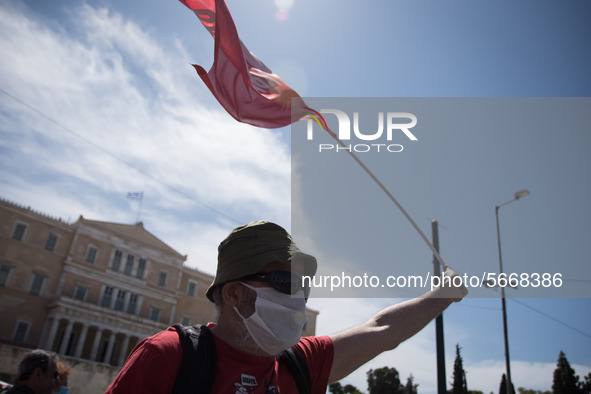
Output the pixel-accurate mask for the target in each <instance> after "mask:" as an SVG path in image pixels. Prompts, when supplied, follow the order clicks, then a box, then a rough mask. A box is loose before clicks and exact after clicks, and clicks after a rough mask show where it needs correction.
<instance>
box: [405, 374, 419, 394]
mask: <svg viewBox="0 0 591 394" xmlns="http://www.w3.org/2000/svg"><path fill="white" fill-rule="evenodd" d="M414 379H415V378H414V376H412V374H410V375H409V376H408V378H407V379H406V385H405V386H404V394H418V393H419V392H418V391H417V387H419V385H418V384H414Z"/></svg>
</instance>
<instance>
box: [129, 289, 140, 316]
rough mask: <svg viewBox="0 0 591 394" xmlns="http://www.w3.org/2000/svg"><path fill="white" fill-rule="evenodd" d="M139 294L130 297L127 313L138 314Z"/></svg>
mask: <svg viewBox="0 0 591 394" xmlns="http://www.w3.org/2000/svg"><path fill="white" fill-rule="evenodd" d="M137 299H138V296H137V294H130V295H129V304H127V313H129V314H131V315H135V314H136V313H137Z"/></svg>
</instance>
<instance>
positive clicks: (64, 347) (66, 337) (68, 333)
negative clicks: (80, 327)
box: [57, 320, 74, 354]
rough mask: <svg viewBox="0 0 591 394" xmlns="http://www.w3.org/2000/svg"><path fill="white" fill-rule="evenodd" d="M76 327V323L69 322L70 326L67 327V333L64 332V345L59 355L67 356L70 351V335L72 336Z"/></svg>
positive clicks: (59, 350)
mask: <svg viewBox="0 0 591 394" xmlns="http://www.w3.org/2000/svg"><path fill="white" fill-rule="evenodd" d="M73 326H74V322H73V321H71V320H68V325H67V326H66V331H65V332H64V338H63V339H62V344H61V346H60V348H59V349H58V351H57V353H58V354H66V350H68V343H70V335H71V334H72V327H73Z"/></svg>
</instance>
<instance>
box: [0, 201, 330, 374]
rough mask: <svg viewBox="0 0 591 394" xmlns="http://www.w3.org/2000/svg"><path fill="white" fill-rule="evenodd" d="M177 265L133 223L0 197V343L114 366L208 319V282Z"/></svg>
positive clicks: (176, 257)
mask: <svg viewBox="0 0 591 394" xmlns="http://www.w3.org/2000/svg"><path fill="white" fill-rule="evenodd" d="M186 260H187V256H186V255H182V254H180V253H179V252H177V251H175V250H174V249H172V248H171V247H170V246H168V245H167V244H166V243H164V242H163V241H161V240H159V239H158V238H157V237H155V236H154V235H153V234H151V233H150V232H149V231H148V230H146V229H145V228H144V226H143V225H142V223H141V222H140V223H136V224H133V225H129V224H121V223H110V222H102V221H95V220H88V219H85V218H83V217H82V216H80V218H79V219H78V220H77V221H76V222H74V223H71V224H70V223H66V222H64V221H62V220H61V219H56V218H52V217H50V216H48V215H46V214H43V213H40V212H36V211H34V210H32V209H31V208H29V207H22V206H19V205H18V204H15V203H12V202H9V201H6V200H0V316H1V317H0V320H1V324H0V342H1V343H2V344H10V345H13V346H20V347H25V348H36V347H39V348H44V349H48V350H51V351H54V352H56V353H58V354H59V355H63V356H66V357H68V358H72V359H75V360H78V361H82V360H83V361H87V362H92V363H102V364H106V365H110V366H120V365H122V364H123V362H124V361H125V358H126V357H127V355H128V354H129V352H130V351H131V349H133V347H134V346H135V345H136V344H137V343H138V342H139V341H140V340H141V339H143V338H145V337H147V336H150V335H153V334H155V333H156V332H158V331H160V330H163V329H166V328H167V327H169V326H170V325H172V324H174V323H176V322H181V323H184V324H196V323H204V322H209V321H212V319H213V318H214V307H213V304H212V303H211V302H209V300H207V298H206V297H205V290H206V289H207V287H208V286H209V284H210V283H211V281H212V279H213V278H212V276H211V275H210V274H208V273H205V272H201V271H199V270H198V269H193V268H190V267H188V266H187V265H186ZM317 314H318V312H316V311H312V310H310V311H309V313H308V315H309V321H308V324H307V326H306V329H305V332H304V333H303V334H304V335H313V334H314V332H315V326H316V316H317ZM1 369H2V366H1V365H0V373H6V372H7V371H2V370H1Z"/></svg>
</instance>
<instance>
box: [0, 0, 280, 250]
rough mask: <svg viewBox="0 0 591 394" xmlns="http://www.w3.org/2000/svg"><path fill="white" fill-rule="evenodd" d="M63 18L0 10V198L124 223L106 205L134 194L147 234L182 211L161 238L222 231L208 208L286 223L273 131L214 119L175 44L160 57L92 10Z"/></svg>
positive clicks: (119, 21)
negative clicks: (190, 230)
mask: <svg viewBox="0 0 591 394" xmlns="http://www.w3.org/2000/svg"><path fill="white" fill-rule="evenodd" d="M67 15H68V16H69V17H68V19H67V20H60V21H59V23H58V22H57V21H50V20H47V19H45V18H43V17H41V16H39V15H37V14H36V13H35V12H34V11H33V10H31V9H27V8H26V7H25V6H23V5H21V4H19V3H14V2H12V3H2V5H0V23H1V24H2V30H1V34H0V48H2V50H1V52H2V54H3V58H4V59H8V58H10V61H4V62H2V63H0V86H1V87H2V88H3V89H4V90H5V91H6V92H8V93H9V94H10V95H12V96H14V97H16V100H15V99H13V98H11V97H9V96H7V95H1V96H0V103H1V105H2V110H0V137H1V138H0V139H1V140H2V143H0V149H2V151H3V153H4V154H3V156H4V158H3V159H1V160H2V161H1V163H2V175H1V177H0V183H2V184H4V187H3V190H4V192H3V195H4V197H8V198H11V199H21V198H22V200H20V201H17V202H23V203H25V204H31V205H35V206H36V207H37V208H38V209H41V210H44V211H47V212H51V213H52V214H59V215H64V216H66V217H77V216H78V214H80V213H83V214H85V215H86V214H88V215H91V216H92V217H93V218H100V219H104V220H113V221H117V218H120V217H130V216H133V215H129V213H128V212H126V210H128V209H129V208H130V207H129V206H128V205H127V204H125V202H124V201H123V200H121V201H117V202H116V204H114V203H113V202H114V200H110V199H113V198H120V199H124V196H125V193H126V192H127V191H134V190H144V191H145V192H146V193H145V199H146V201H145V202H146V203H148V202H149V203H151V204H152V211H150V209H149V208H148V207H146V208H147V209H146V210H145V212H144V214H143V216H142V217H144V218H146V216H145V215H146V214H147V213H148V212H152V214H153V215H154V217H153V218H151V219H152V220H151V222H152V223H153V225H154V226H156V227H159V228H165V227H167V226H161V225H160V224H158V218H157V217H158V215H162V212H163V211H166V210H167V209H174V210H176V211H177V213H178V211H182V210H186V211H187V215H186V216H185V217H184V218H183V219H182V220H181V223H177V224H178V227H177V228H176V229H174V228H171V229H170V231H171V232H162V231H160V232H158V231H156V233H158V235H159V236H161V237H163V238H164V236H166V237H169V239H175V238H177V237H178V235H179V233H180V232H181V231H182V230H181V229H182V227H183V226H197V227H199V228H201V229H202V231H206V230H208V229H206V227H207V226H206V225H205V224H203V223H201V224H199V225H195V224H194V223H192V222H194V221H196V220H200V218H201V217H203V219H202V221H205V220H206V219H205V218H207V221H213V223H214V224H213V226H214V228H215V227H216V224H215V223H216V222H217V223H218V224H217V226H220V225H221V224H222V223H223V224H224V225H225V226H224V227H225V228H226V232H227V230H228V229H229V228H228V218H227V217H224V216H223V215H221V216H220V215H218V214H217V213H216V210H217V211H219V212H222V213H224V214H226V215H227V216H228V217H231V218H235V219H236V220H237V221H240V220H245V218H248V219H251V218H252V217H256V218H260V217H266V216H267V215H268V216H270V217H273V218H274V219H275V220H277V221H280V222H284V223H288V222H289V207H290V184H289V173H290V164H289V151H288V147H287V146H286V144H285V143H284V142H283V141H282V139H281V135H280V134H279V133H278V132H274V131H268V130H261V129H256V128H254V127H251V126H248V125H244V124H241V123H238V122H236V121H235V120H234V119H232V118H231V117H230V116H229V115H228V114H226V113H225V112H224V111H223V110H222V109H221V107H220V106H219V105H218V104H217V103H214V102H213V99H212V98H211V97H209V92H208V91H207V89H206V87H205V86H204V85H203V84H202V82H201V81H200V80H199V78H198V77H197V75H196V73H195V72H194V71H193V70H192V68H191V67H190V66H189V64H188V62H187V61H186V58H187V56H186V50H185V49H184V48H182V47H181V46H180V44H179V42H178V41H175V42H174V44H173V45H171V46H170V47H168V46H167V47H166V48H165V47H163V46H162V45H159V44H158V43H157V40H155V39H154V38H153V37H152V36H151V35H150V34H149V33H148V32H146V31H145V30H143V29H142V28H141V27H140V26H138V25H137V24H135V23H134V22H133V21H131V20H128V19H126V18H125V17H123V16H121V15H119V14H117V13H116V12H113V11H110V10H107V9H104V8H94V7H92V6H89V5H82V6H80V7H77V8H74V9H72V10H68V13H67ZM203 34H207V33H206V32H205V31H204V32H203ZM204 97H206V98H204ZM209 106H212V108H209ZM56 122H57V123H59V125H58V124H56ZM126 163H127V164H126ZM128 164H130V165H131V166H130V165H128ZM138 170H139V171H138ZM101 200H102V203H101ZM117 204H118V207H117V208H115V207H114V205H117ZM64 207H67V208H66V209H67V212H64V211H65V210H66V209H64ZM158 208H159V209H160V211H159V210H158ZM209 208H213V209H209ZM75 210H78V212H75ZM111 215H113V216H111ZM190 215H196V217H190ZM109 216H110V217H109ZM178 220H179V219H178V218H177V219H176V221H177V222H178ZM237 224H240V223H232V226H233V225H237ZM214 233H216V235H219V234H218V233H219V231H214ZM197 235H199V231H197ZM208 238H209V237H208V236H205V237H203V238H201V239H208ZM220 239H221V238H219V239H218V240H217V242H219V240H220ZM173 243H174V242H173ZM187 244H188V242H185V243H180V242H179V245H180V246H181V247H183V246H184V245H187ZM195 244H197V243H195ZM215 245H217V243H216V244H215ZM190 249H191V250H192V251H193V253H194V255H200V253H199V252H198V251H196V250H195V249H194V247H191V248H190ZM179 251H180V252H181V253H185V252H187V250H179ZM193 259H194V258H193V257H191V260H193Z"/></svg>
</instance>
